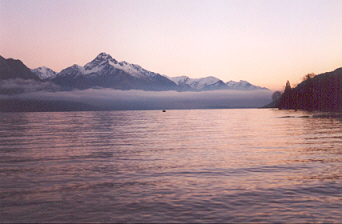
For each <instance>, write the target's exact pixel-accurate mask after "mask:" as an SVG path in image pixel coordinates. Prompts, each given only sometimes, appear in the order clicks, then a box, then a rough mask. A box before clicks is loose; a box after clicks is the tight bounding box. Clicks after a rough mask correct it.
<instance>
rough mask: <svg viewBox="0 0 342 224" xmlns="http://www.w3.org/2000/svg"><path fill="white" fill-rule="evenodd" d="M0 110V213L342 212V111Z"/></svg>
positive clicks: (286, 216)
mask: <svg viewBox="0 0 342 224" xmlns="http://www.w3.org/2000/svg"><path fill="white" fill-rule="evenodd" d="M317 115H320V113H308V112H303V111H297V112H294V111H279V110H273V109H262V110H261V109H227V110H226V109H221V110H168V111H167V112H166V113H163V112H162V111H105V112H56V113H53V112H48V113H1V114H0V127H1V130H0V212H1V213H0V222H296V223H297V222H341V220H342V203H341V196H342V189H341V187H342V183H341V170H342V168H341V162H342V154H341V153H342V118H341V117H338V116H336V117H329V116H317Z"/></svg>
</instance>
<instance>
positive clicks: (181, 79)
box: [169, 76, 224, 90]
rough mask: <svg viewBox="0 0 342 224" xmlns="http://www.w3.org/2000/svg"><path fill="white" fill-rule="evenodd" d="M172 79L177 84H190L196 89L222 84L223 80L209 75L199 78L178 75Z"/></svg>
mask: <svg viewBox="0 0 342 224" xmlns="http://www.w3.org/2000/svg"><path fill="white" fill-rule="evenodd" d="M169 79H170V80H171V81H173V82H174V83H176V84H177V85H185V84H186V85H189V86H190V87H191V88H193V89H194V90H203V89H205V88H210V87H215V86H216V87H217V86H220V85H222V84H224V83H223V82H222V80H220V79H218V78H215V77H213V76H208V77H205V78H199V79H190V78H189V77H187V76H178V77H171V78H169Z"/></svg>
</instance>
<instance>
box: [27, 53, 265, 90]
mask: <svg viewBox="0 0 342 224" xmlns="http://www.w3.org/2000/svg"><path fill="white" fill-rule="evenodd" d="M32 72H33V73H34V74H36V75H37V76H38V77H39V78H40V79H41V80H43V81H51V82H53V83H55V84H57V85H59V86H61V87H63V88H65V89H74V88H77V89H87V88H94V87H104V88H113V89H122V90H128V89H141V90H157V91H163V90H177V91H205V90H220V89H232V90H258V89H266V88H262V87H258V86H254V85H252V84H250V83H248V82H246V81H240V82H234V81H229V82H227V83H224V82H223V81H222V80H220V79H218V78H215V77H213V76H208V77H204V78H197V79H192V78H189V77H187V76H179V77H167V76H162V75H160V74H158V73H154V72H151V71H147V70H146V69H144V68H142V67H141V66H139V65H136V64H130V63H128V62H125V61H122V62H118V61H117V60H115V59H114V58H112V57H111V56H110V55H109V54H106V53H100V54H99V55H98V56H97V57H96V58H95V59H94V60H92V61H91V62H89V63H87V64H85V65H84V66H80V65H76V64H75V65H73V66H70V67H68V68H66V69H64V70H62V71H61V72H59V73H56V72H54V71H53V70H51V69H49V68H46V67H44V66H43V67H39V68H36V69H32Z"/></svg>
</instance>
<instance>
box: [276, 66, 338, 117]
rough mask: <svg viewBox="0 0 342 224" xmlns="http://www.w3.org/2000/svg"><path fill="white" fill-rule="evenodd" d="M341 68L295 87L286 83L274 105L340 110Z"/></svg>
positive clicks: (309, 109)
mask: <svg viewBox="0 0 342 224" xmlns="http://www.w3.org/2000/svg"><path fill="white" fill-rule="evenodd" d="M341 89H342V68H339V69H336V70H335V71H332V72H327V73H323V74H320V75H317V76H314V77H313V78H311V77H310V76H307V79H306V80H305V81H303V82H302V83H300V84H299V85H298V86H297V87H296V88H293V89H291V87H290V86H289V84H287V85H286V88H285V91H284V93H283V95H282V97H281V99H280V100H279V102H278V103H277V104H276V105H275V107H277V108H279V109H302V110H308V111H313V110H319V111H342V92H341Z"/></svg>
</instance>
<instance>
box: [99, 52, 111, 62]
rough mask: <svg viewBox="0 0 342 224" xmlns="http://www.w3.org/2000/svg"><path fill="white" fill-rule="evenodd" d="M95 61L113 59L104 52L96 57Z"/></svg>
mask: <svg viewBox="0 0 342 224" xmlns="http://www.w3.org/2000/svg"><path fill="white" fill-rule="evenodd" d="M96 59H98V60H108V59H113V58H112V56H110V55H109V54H107V53H105V52H101V53H100V54H99V55H97V57H96Z"/></svg>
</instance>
